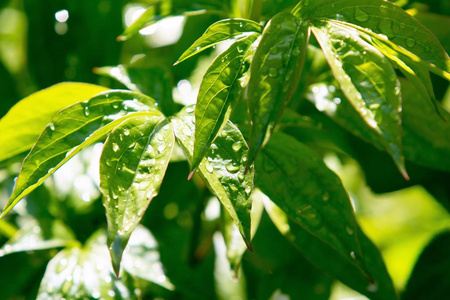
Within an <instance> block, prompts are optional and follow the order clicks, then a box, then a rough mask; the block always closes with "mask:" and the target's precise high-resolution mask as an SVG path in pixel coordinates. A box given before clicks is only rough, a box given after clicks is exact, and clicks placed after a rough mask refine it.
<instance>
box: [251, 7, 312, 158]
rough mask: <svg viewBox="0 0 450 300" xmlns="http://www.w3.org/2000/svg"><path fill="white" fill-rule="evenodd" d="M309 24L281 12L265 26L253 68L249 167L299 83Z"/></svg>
mask: <svg viewBox="0 0 450 300" xmlns="http://www.w3.org/2000/svg"><path fill="white" fill-rule="evenodd" d="M309 34H310V30H309V25H308V24H307V23H305V22H302V21H301V20H300V19H298V18H296V17H294V16H293V15H291V14H290V13H279V14H277V15H276V16H275V17H273V18H272V19H271V20H270V22H269V23H268V25H267V26H266V28H265V29H264V32H263V35H262V38H261V42H260V43H259V46H258V49H257V50H256V53H255V57H254V59H253V61H252V64H251V67H250V80H249V83H248V90H247V98H248V101H249V112H250V120H251V121H252V127H251V130H250V141H249V147H250V151H249V159H248V161H247V166H249V165H250V164H251V163H252V162H253V161H254V159H255V157H256V155H257V153H258V152H259V150H260V148H261V147H262V146H263V144H264V142H265V140H266V137H268V136H269V135H270V134H271V133H272V131H273V128H274V127H275V125H276V124H277V123H278V121H279V120H280V118H281V115H282V113H283V111H284V109H285V108H286V105H287V104H288V102H289V100H290V98H291V97H292V94H293V92H294V91H295V88H296V86H297V83H298V80H299V77H300V73H301V71H302V68H303V63H304V60H305V54H306V46H307V44H308V39H309Z"/></svg>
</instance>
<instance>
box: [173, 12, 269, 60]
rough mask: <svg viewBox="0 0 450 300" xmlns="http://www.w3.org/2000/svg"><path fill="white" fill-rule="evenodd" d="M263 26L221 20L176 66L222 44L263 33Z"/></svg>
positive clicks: (196, 42) (248, 21)
mask: <svg viewBox="0 0 450 300" xmlns="http://www.w3.org/2000/svg"><path fill="white" fill-rule="evenodd" d="M261 30H262V26H261V25H259V24H258V23H257V22H255V21H252V20H247V19H225V20H220V21H218V22H216V23H214V24H212V25H211V26H209V27H208V29H206V31H205V33H204V34H203V35H202V36H201V37H200V38H199V39H198V40H196V41H195V42H194V43H193V44H192V46H190V47H189V48H188V49H187V50H186V51H185V52H184V53H183V54H182V55H181V56H180V58H179V59H178V60H177V62H176V63H175V64H178V63H180V62H182V61H183V60H186V59H188V58H189V57H191V56H194V55H196V54H198V53H200V52H202V51H203V50H205V49H208V48H210V47H212V46H214V45H217V44H218V43H220V42H223V41H226V40H229V39H233V38H238V37H239V36H241V35H248V34H249V33H252V32H257V33H259V32H261Z"/></svg>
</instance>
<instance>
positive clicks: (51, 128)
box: [48, 122, 55, 131]
mask: <svg viewBox="0 0 450 300" xmlns="http://www.w3.org/2000/svg"><path fill="white" fill-rule="evenodd" d="M48 128H50V130H51V131H53V130H55V124H53V122H52V123H50V124H48Z"/></svg>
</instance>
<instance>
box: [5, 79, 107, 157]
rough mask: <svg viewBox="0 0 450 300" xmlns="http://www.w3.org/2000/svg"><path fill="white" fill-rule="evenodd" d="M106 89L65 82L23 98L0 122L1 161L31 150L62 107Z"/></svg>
mask: <svg viewBox="0 0 450 300" xmlns="http://www.w3.org/2000/svg"><path fill="white" fill-rule="evenodd" d="M105 90H107V89H106V88H104V87H101V86H97V85H93V84H87V83H76V82H64V83H59V84H56V85H54V86H51V87H49V88H47V89H44V90H41V91H39V92H36V93H34V94H32V95H30V96H28V97H27V98H25V99H23V100H22V101H20V102H19V103H17V104H16V105H15V106H13V107H12V108H11V110H10V111H9V112H8V113H7V114H6V115H5V116H4V117H3V118H2V119H1V120H0V131H1V132H2V134H1V135H0V144H1V145H2V147H0V161H4V160H6V159H9V158H11V157H13V156H15V155H17V154H20V153H22V152H25V151H27V150H29V149H30V148H31V147H32V146H33V144H34V143H35V142H36V139H37V138H38V136H39V134H40V133H41V131H42V130H43V129H44V128H45V125H47V124H48V123H49V122H50V120H51V119H52V117H53V116H54V115H55V114H56V113H57V112H58V111H59V110H60V109H62V108H64V107H66V106H69V105H72V104H74V103H76V102H81V101H84V100H87V99H89V98H91V97H93V96H94V95H95V94H98V93H100V92H103V91H105Z"/></svg>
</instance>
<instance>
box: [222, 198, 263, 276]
mask: <svg viewBox="0 0 450 300" xmlns="http://www.w3.org/2000/svg"><path fill="white" fill-rule="evenodd" d="M261 195H262V193H261V192H260V191H258V190H254V191H253V193H252V196H251V197H252V211H251V224H252V228H251V236H252V237H253V236H255V234H256V231H257V230H258V226H259V221H260V220H261V216H262V213H263V210H264V207H263V203H262V201H261ZM221 212H223V210H222V211H221ZM221 217H222V223H223V224H222V234H223V238H224V240H225V244H226V246H227V254H226V256H227V258H228V261H229V263H230V266H231V269H232V270H233V272H234V277H236V278H237V277H238V273H239V269H240V267H241V261H242V256H243V255H244V253H245V251H246V250H247V246H246V245H245V243H244V242H243V241H242V238H241V236H240V234H239V230H238V229H237V227H236V225H234V223H233V219H231V217H230V216H229V215H228V214H225V213H222V214H221Z"/></svg>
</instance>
